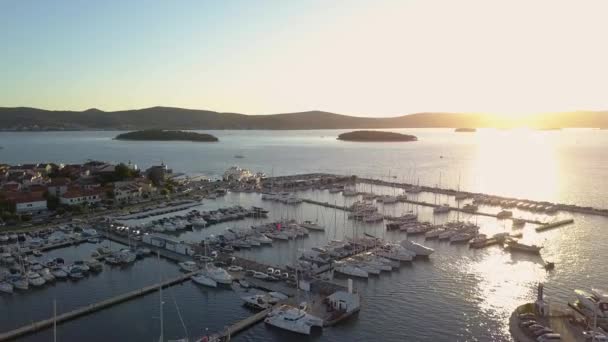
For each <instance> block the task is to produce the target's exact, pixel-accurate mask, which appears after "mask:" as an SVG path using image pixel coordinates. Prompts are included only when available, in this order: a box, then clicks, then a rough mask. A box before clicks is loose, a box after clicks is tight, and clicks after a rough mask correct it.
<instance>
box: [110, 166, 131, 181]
mask: <svg viewBox="0 0 608 342" xmlns="http://www.w3.org/2000/svg"><path fill="white" fill-rule="evenodd" d="M114 176H115V177H116V179H117V180H119V181H122V180H125V179H129V178H132V177H133V170H131V168H129V167H128V166H127V165H125V164H124V163H120V164H118V165H116V168H115V169H114Z"/></svg>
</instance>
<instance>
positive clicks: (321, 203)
mask: <svg viewBox="0 0 608 342" xmlns="http://www.w3.org/2000/svg"><path fill="white" fill-rule="evenodd" d="M302 201H303V202H306V203H309V204H316V205H320V206H322V207H326V208H332V209H338V210H344V211H352V210H351V209H350V208H349V207H345V206H341V205H336V204H331V203H327V202H319V201H315V200H310V199H306V198H303V199H302Z"/></svg>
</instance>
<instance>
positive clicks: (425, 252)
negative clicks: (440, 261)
mask: <svg viewBox="0 0 608 342" xmlns="http://www.w3.org/2000/svg"><path fill="white" fill-rule="evenodd" d="M401 246H402V247H403V248H405V249H407V250H410V251H412V252H414V253H416V255H420V256H429V255H431V254H433V252H435V250H434V249H432V248H429V247H426V246H423V245H421V244H419V243H416V242H414V241H411V240H402V241H401Z"/></svg>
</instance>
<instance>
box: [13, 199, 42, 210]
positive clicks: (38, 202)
mask: <svg viewBox="0 0 608 342" xmlns="http://www.w3.org/2000/svg"><path fill="white" fill-rule="evenodd" d="M13 202H14V203H15V212H16V213H17V214H22V213H35V212H41V211H45V210H47V206H46V199H44V198H42V197H34V196H23V197H20V198H16V199H15V200H14V201H13Z"/></svg>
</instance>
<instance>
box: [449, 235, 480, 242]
mask: <svg viewBox="0 0 608 342" xmlns="http://www.w3.org/2000/svg"><path fill="white" fill-rule="evenodd" d="M473 237H474V236H473V234H471V233H456V234H454V235H452V236H450V243H465V242H469V240H471V239H472V238H473Z"/></svg>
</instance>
